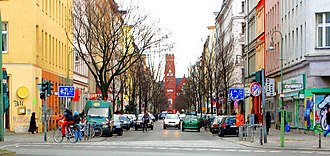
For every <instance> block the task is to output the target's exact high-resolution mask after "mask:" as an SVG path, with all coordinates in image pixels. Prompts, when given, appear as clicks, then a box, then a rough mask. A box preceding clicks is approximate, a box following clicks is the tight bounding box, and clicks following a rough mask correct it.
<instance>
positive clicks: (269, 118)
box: [266, 111, 272, 135]
mask: <svg viewBox="0 0 330 156" xmlns="http://www.w3.org/2000/svg"><path fill="white" fill-rule="evenodd" d="M271 120H272V117H271V116H270V112H269V111H267V113H266V129H267V135H269V128H270V121H271Z"/></svg>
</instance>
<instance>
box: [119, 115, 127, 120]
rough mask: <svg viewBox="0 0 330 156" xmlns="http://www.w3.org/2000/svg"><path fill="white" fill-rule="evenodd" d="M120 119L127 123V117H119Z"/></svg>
mask: <svg viewBox="0 0 330 156" xmlns="http://www.w3.org/2000/svg"><path fill="white" fill-rule="evenodd" d="M119 119H120V120H124V121H126V120H127V117H126V116H123V115H121V116H119Z"/></svg>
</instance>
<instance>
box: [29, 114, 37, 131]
mask: <svg viewBox="0 0 330 156" xmlns="http://www.w3.org/2000/svg"><path fill="white" fill-rule="evenodd" d="M37 128H38V127H37V124H36V113H35V112H33V113H32V115H31V119H30V127H29V130H28V131H29V132H31V133H32V134H34V131H36V130H37Z"/></svg>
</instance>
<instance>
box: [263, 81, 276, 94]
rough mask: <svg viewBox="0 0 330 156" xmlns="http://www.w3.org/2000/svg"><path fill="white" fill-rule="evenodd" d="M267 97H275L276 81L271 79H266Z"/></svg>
mask: <svg viewBox="0 0 330 156" xmlns="http://www.w3.org/2000/svg"><path fill="white" fill-rule="evenodd" d="M265 85H266V96H275V80H274V79H271V78H266V79H265Z"/></svg>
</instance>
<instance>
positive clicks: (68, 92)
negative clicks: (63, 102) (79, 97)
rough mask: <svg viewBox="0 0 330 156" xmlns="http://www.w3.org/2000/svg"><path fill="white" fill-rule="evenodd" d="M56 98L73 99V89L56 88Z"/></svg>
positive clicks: (67, 87)
mask: <svg viewBox="0 0 330 156" xmlns="http://www.w3.org/2000/svg"><path fill="white" fill-rule="evenodd" d="M58 97H74V87H73V86H58Z"/></svg>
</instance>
